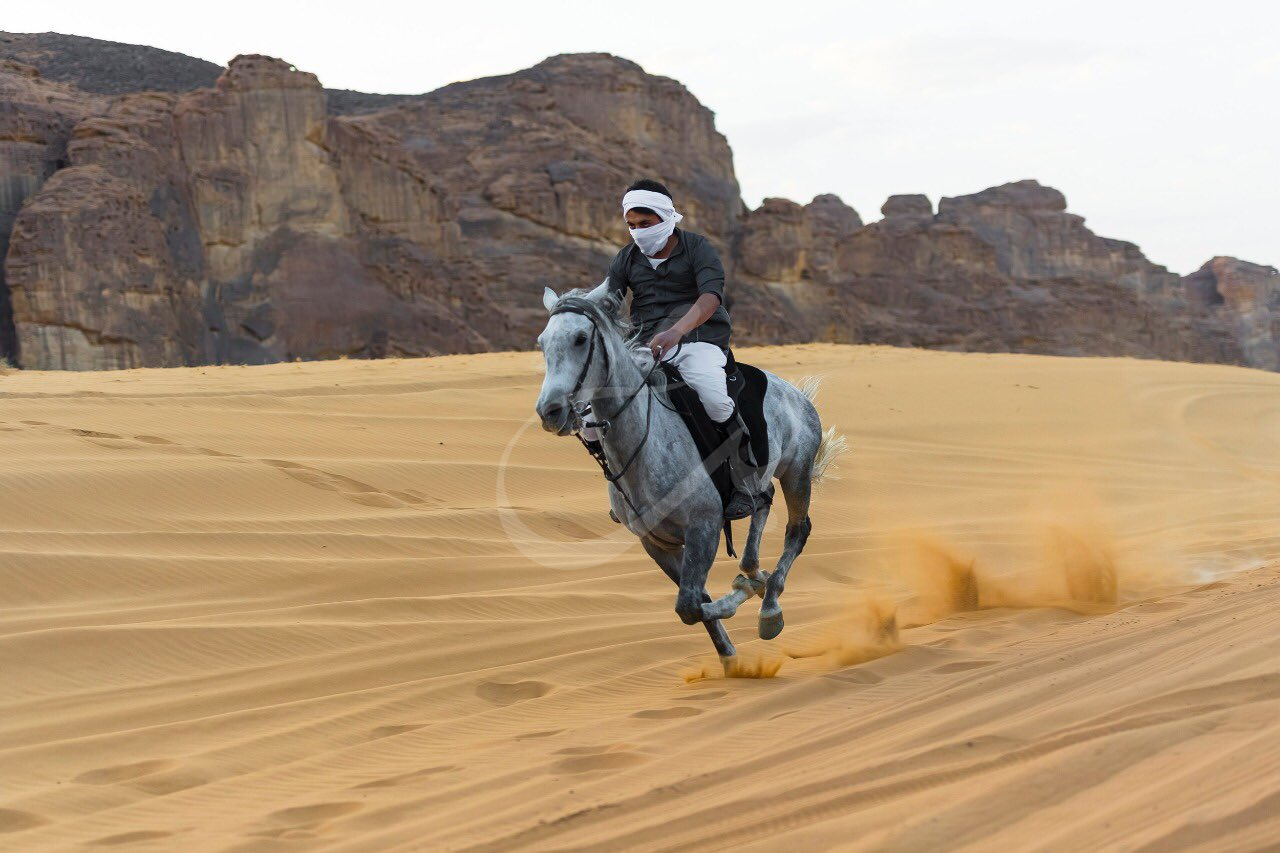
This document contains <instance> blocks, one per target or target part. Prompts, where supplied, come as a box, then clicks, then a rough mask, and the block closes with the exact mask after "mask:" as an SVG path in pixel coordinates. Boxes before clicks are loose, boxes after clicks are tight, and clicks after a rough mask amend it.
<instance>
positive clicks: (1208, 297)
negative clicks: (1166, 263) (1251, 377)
mask: <svg viewBox="0 0 1280 853" xmlns="http://www.w3.org/2000/svg"><path fill="white" fill-rule="evenodd" d="M1183 283H1184V285H1185V286H1186V289H1187V298H1188V300H1189V301H1191V302H1192V303H1193V304H1195V305H1197V306H1198V307H1200V308H1201V309H1203V310H1206V311H1208V312H1210V313H1211V314H1213V315H1214V316H1215V317H1217V318H1218V319H1219V320H1220V321H1221V322H1222V323H1223V324H1224V325H1226V326H1227V327H1228V328H1230V329H1231V330H1232V331H1233V333H1234V337H1235V338H1236V340H1238V341H1239V342H1240V347H1241V350H1242V351H1243V358H1244V363H1245V364H1248V365H1249V366H1251V367H1259V368H1262V369H1263V370H1280V273H1278V272H1277V270H1276V268H1275V267H1267V266H1263V265H1261V264H1251V263H1249V262H1248V261H1241V260H1238V259H1236V258H1227V257H1217V258H1213V259H1212V260H1210V261H1207V262H1206V263H1205V265H1204V266H1202V267H1201V268H1200V269H1198V270H1197V271H1195V272H1193V273H1192V274H1191V275H1189V276H1187V277H1186V278H1184V279H1183Z"/></svg>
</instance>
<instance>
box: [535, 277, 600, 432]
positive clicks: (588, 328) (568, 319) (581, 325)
mask: <svg viewBox="0 0 1280 853" xmlns="http://www.w3.org/2000/svg"><path fill="white" fill-rule="evenodd" d="M581 296H582V298H583V299H585V300H587V301H588V302H591V303H594V304H595V305H596V306H599V307H600V308H601V309H602V311H603V312H606V313H608V312H613V311H616V310H617V309H616V306H615V305H614V301H613V298H612V297H611V296H610V295H609V280H608V279H605V280H604V282H603V283H601V284H600V286H599V287H597V288H595V289H594V290H592V291H590V292H588V293H584V294H581ZM560 299H561V297H559V296H557V295H556V294H555V291H553V290H552V289H551V288H549V287H548V288H546V289H545V290H544V291H543V293H542V304H543V305H544V306H546V309H547V312H548V313H549V314H551V319H550V320H548V321H547V327H546V328H545V329H543V331H542V334H541V335H538V349H540V350H542V358H543V361H545V362H546V368H547V373H546V376H545V377H543V380H542V393H541V394H539V395H538V405H537V411H538V417H540V418H542V428H543V429H545V430H546V431H547V432H554V433H555V434H556V435H568V434H569V433H570V432H571V431H572V430H573V408H572V407H573V403H574V402H575V400H574V399H572V398H574V396H575V395H577V394H578V393H579V391H581V390H582V388H583V387H584V385H583V383H584V382H585V380H586V374H587V370H588V361H589V360H590V359H593V358H596V359H604V358H606V357H607V356H605V354H604V349H605V346H606V344H605V341H604V339H603V337H604V335H605V334H606V332H607V330H606V329H603V328H599V329H598V328H597V327H596V322H594V321H593V320H592V318H591V317H590V316H588V315H587V314H584V313H580V312H574V311H556V310H555V308H556V305H557V303H559V301H560Z"/></svg>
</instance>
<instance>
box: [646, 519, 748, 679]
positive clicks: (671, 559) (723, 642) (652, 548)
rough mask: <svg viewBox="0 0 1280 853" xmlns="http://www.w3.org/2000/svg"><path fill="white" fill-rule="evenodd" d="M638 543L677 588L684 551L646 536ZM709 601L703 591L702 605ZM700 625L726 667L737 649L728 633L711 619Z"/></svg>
mask: <svg viewBox="0 0 1280 853" xmlns="http://www.w3.org/2000/svg"><path fill="white" fill-rule="evenodd" d="M640 543H641V544H642V545H644V550H645V551H647V552H648V554H649V556H650V557H652V558H653V561H654V562H655V563H657V564H658V567H659V568H661V569H662V572H663V574H665V575H666V576H667V577H669V578H671V582H672V583H674V584H675V585H676V586H679V585H680V565H681V563H683V562H684V549H683V548H679V547H677V548H674V549H668V548H666V547H664V546H663V545H662V544H661V543H659V542H655V541H654V540H652V539H650V538H648V537H647V536H646V537H643V538H642V539H641V540H640ZM710 601H711V596H710V595H708V594H707V592H706V590H703V593H702V602H703V604H707V603H709V602H710ZM702 624H703V625H704V626H706V629H707V634H708V635H709V636H710V637H711V643H712V645H714V646H715V647H716V654H718V655H719V656H720V662H721V663H723V664H724V665H725V666H728V665H729V661H730V660H731V659H732V658H733V656H734V655H736V654H737V653H738V651H737V649H735V648H734V647H733V643H732V642H730V641H729V632H728V631H726V630H725V629H724V625H722V624H720V620H719V619H711V620H709V621H706V622H703V623H702Z"/></svg>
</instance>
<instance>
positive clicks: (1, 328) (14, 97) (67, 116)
mask: <svg viewBox="0 0 1280 853" xmlns="http://www.w3.org/2000/svg"><path fill="white" fill-rule="evenodd" d="M98 107H99V102H98V100H97V99H96V98H93V97H91V96H87V95H84V94H82V93H78V92H76V91H75V90H73V89H71V88H69V87H66V86H60V85H58V84H56V83H50V82H48V81H46V80H43V79H41V77H40V74H39V72H37V71H36V69H35V68H33V67H31V66H29V65H23V64H21V63H18V62H13V61H10V60H0V259H3V258H4V257H5V256H6V255H7V253H8V251H9V240H10V235H11V234H12V232H13V227H14V223H15V221H16V220H17V217H18V211H19V210H20V209H21V208H22V205H23V203H24V202H25V201H26V200H27V199H28V198H30V197H31V196H33V195H35V193H36V191H37V190H39V189H40V187H41V185H43V184H44V182H45V181H46V180H48V179H49V176H50V175H52V174H53V173H54V171H55V170H57V168H58V167H59V166H61V165H63V164H64V163H65V160H66V154H67V140H68V138H69V137H70V135H71V129H72V128H73V127H75V125H76V123H77V122H79V121H80V120H81V119H83V118H84V117H85V116H86V115H88V114H89V113H90V112H92V111H93V110H94V109H95V108H98ZM0 358H5V359H8V360H9V361H16V360H17V340H16V337H15V334H14V327H13V310H12V305H11V298H10V292H9V286H8V282H7V278H6V275H5V269H4V266H3V265H0Z"/></svg>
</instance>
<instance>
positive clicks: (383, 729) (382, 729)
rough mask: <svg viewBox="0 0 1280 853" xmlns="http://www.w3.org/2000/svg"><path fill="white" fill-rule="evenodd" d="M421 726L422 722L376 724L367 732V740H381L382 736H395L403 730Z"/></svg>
mask: <svg viewBox="0 0 1280 853" xmlns="http://www.w3.org/2000/svg"><path fill="white" fill-rule="evenodd" d="M422 726H423V724H422V723H415V724H411V725H403V726H378V727H377V728H376V729H374V730H373V731H371V732H369V740H381V739H382V738H384V737H395V736H396V735H402V734H404V733H405V732H414V731H417V730H418V729H420V728H422Z"/></svg>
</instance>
